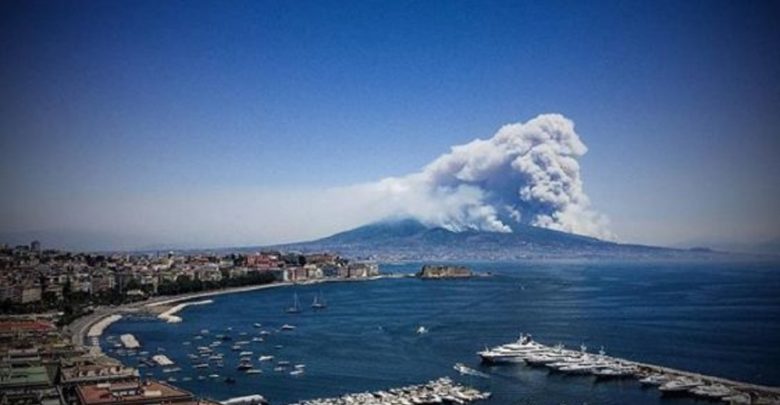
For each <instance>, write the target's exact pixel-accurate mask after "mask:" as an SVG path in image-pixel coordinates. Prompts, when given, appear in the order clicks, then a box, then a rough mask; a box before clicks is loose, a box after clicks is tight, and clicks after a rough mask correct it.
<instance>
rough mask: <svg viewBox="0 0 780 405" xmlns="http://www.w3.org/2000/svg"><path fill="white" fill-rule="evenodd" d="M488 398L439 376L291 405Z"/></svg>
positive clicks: (408, 404) (397, 404) (395, 404)
mask: <svg viewBox="0 0 780 405" xmlns="http://www.w3.org/2000/svg"><path fill="white" fill-rule="evenodd" d="M488 398H490V393H489V392H480V391H479V390H477V389H474V388H471V387H467V386H464V385H461V384H458V383H455V382H453V381H452V380H451V379H449V378H447V377H443V378H439V379H437V380H433V381H429V382H427V383H425V384H419V385H408V386H405V387H400V388H391V389H388V390H383V391H376V392H361V393H357V394H346V395H342V396H340V397H337V398H318V399H310V400H306V401H301V402H296V403H294V404H291V405H358V404H360V405H412V404H415V405H418V404H467V403H471V402H475V401H479V400H483V399H488Z"/></svg>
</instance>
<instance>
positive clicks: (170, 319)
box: [157, 300, 214, 323]
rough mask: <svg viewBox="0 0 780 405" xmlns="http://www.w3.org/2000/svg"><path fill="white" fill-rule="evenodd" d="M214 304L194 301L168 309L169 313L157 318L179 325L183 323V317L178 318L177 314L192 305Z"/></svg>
mask: <svg viewBox="0 0 780 405" xmlns="http://www.w3.org/2000/svg"><path fill="white" fill-rule="evenodd" d="M212 302H214V301H213V300H202V301H192V302H183V303H181V304H178V305H175V306H173V307H171V308H170V309H168V310H167V311H165V312H163V313H161V314H160V315H157V318H159V319H162V320H163V321H165V322H168V323H179V322H181V321H182V319H181V317H179V316H176V314H177V313H178V312H179V311H181V310H182V309H184V308H187V307H189V306H192V305H206V304H211V303H212Z"/></svg>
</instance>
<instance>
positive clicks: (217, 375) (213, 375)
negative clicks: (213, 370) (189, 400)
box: [209, 374, 219, 378]
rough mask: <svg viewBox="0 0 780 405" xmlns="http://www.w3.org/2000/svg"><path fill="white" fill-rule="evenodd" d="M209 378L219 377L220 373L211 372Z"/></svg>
mask: <svg viewBox="0 0 780 405" xmlns="http://www.w3.org/2000/svg"><path fill="white" fill-rule="evenodd" d="M209 378H219V374H209Z"/></svg>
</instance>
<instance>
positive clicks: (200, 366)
mask: <svg viewBox="0 0 780 405" xmlns="http://www.w3.org/2000/svg"><path fill="white" fill-rule="evenodd" d="M192 368H209V365H208V363H198V364H194V365H193V366H192Z"/></svg>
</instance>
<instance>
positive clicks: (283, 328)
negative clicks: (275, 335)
mask: <svg viewBox="0 0 780 405" xmlns="http://www.w3.org/2000/svg"><path fill="white" fill-rule="evenodd" d="M281 329H282V330H295V326H293V325H288V324H284V325H282V328H281Z"/></svg>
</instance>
